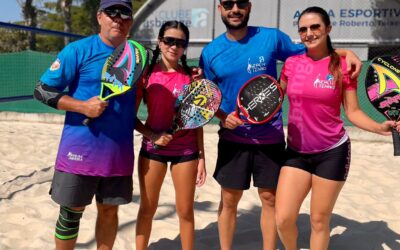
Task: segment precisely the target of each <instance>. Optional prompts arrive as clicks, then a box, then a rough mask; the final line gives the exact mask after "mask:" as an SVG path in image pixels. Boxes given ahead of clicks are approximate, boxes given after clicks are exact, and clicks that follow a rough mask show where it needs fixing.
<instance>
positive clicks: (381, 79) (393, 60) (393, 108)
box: [365, 55, 400, 156]
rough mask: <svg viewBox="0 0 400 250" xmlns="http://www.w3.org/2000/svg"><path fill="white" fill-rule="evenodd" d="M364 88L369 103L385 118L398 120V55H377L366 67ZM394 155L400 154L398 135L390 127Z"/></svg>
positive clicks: (399, 72) (399, 108) (399, 80)
mask: <svg viewBox="0 0 400 250" xmlns="http://www.w3.org/2000/svg"><path fill="white" fill-rule="evenodd" d="M365 89H366V91H367V96H368V99H369V101H370V102H371V104H372V105H373V106H374V107H375V109H376V110H378V111H379V112H380V113H381V114H383V115H384V116H385V117H386V119H388V120H392V121H399V120H400V55H395V56H378V57H376V58H374V59H373V60H372V61H371V63H370V65H369V68H368V71H367V77H366V78H365ZM392 136H393V146H394V155H395V156H400V135H399V132H397V130H396V129H395V128H393V129H392Z"/></svg>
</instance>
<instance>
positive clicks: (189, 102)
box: [154, 79, 222, 149]
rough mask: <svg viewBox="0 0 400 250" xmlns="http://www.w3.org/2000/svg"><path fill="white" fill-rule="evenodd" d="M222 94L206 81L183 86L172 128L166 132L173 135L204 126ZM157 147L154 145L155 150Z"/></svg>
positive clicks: (216, 87) (213, 84)
mask: <svg viewBox="0 0 400 250" xmlns="http://www.w3.org/2000/svg"><path fill="white" fill-rule="evenodd" d="M221 99H222V94H221V91H220V89H219V88H218V86H217V85H216V84H215V83H214V82H212V81H210V80H207V79H201V80H196V81H193V82H191V83H190V84H187V85H185V87H184V89H183V91H182V94H181V95H180V96H179V97H178V100H177V102H178V105H177V107H178V108H177V112H176V114H175V117H174V120H173V122H172V127H171V128H170V129H169V130H168V131H167V133H169V134H174V133H176V132H177V131H179V130H184V129H195V128H199V127H202V126H204V125H206V124H207V123H208V122H210V121H211V119H212V118H213V117H214V115H215V113H216V112H217V111H218V109H219V106H220V104H221ZM158 147H160V146H158V145H154V148H155V149H157V148H158Z"/></svg>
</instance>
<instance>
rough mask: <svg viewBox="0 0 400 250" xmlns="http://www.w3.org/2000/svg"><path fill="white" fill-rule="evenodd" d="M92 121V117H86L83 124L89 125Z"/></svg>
mask: <svg viewBox="0 0 400 250" xmlns="http://www.w3.org/2000/svg"><path fill="white" fill-rule="evenodd" d="M91 121H92V118H88V117H86V118H85V120H83V122H82V124H83V125H85V126H89V123H90V122H91Z"/></svg>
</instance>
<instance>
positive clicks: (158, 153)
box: [136, 21, 206, 250]
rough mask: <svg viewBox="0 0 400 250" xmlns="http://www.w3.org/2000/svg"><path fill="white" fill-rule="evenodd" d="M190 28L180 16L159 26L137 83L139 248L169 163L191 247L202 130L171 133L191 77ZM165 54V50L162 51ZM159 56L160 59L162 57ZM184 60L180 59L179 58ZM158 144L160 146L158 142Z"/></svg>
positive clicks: (185, 240) (201, 174)
mask: <svg viewBox="0 0 400 250" xmlns="http://www.w3.org/2000/svg"><path fill="white" fill-rule="evenodd" d="M188 41H189V30H188V28H187V27H186V26H185V25H184V24H183V23H181V22H178V21H168V22H166V23H164V24H163V25H162V26H161V28H160V31H159V35H158V44H157V47H156V50H155V51H154V54H153V58H152V61H151V64H150V66H149V70H148V73H147V76H146V77H145V78H144V81H143V85H142V87H138V95H139V98H138V100H139V103H138V105H137V106H139V104H140V100H141V99H142V96H143V97H144V99H145V101H146V104H147V111H148V117H147V120H146V122H145V124H142V122H141V121H139V120H137V125H136V130H137V131H139V132H140V133H142V134H143V141H142V147H141V150H140V154H139V161H138V168H139V169H138V175H139V184H140V208H139V213H138V216H137V223H136V249H138V250H140V249H147V245H148V242H149V238H150V233H151V226H152V220H153V216H154V214H155V212H156V210H157V206H158V200H159V195H160V189H161V186H162V183H163V181H164V177H165V175H166V172H167V168H168V163H170V168H171V176H172V180H173V183H174V187H175V196H176V199H175V200H176V212H177V214H178V217H179V228H180V237H181V244H182V249H193V248H194V247H193V244H194V215H193V203H194V193H195V188H196V184H197V186H201V185H203V184H204V182H205V178H206V170H205V160H204V143H203V130H202V129H201V128H200V129H195V130H181V131H178V132H176V133H174V134H173V135H171V134H168V133H167V132H166V131H168V130H169V129H170V128H171V126H172V121H173V117H174V114H175V111H176V110H175V108H176V107H175V103H176V100H177V98H178V97H179V94H180V93H181V92H182V90H183V88H184V86H185V85H186V84H188V83H190V82H191V81H192V71H191V69H190V68H189V67H188V66H187V64H186V56H185V54H184V52H185V49H186V47H187V45H188ZM160 55H161V56H160ZM159 56H160V59H159ZM179 60H181V63H182V65H180V64H179ZM155 145H157V147H155Z"/></svg>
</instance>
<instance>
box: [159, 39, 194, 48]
mask: <svg viewBox="0 0 400 250" xmlns="http://www.w3.org/2000/svg"><path fill="white" fill-rule="evenodd" d="M160 40H161V41H162V42H163V43H164V44H165V45H168V46H174V45H176V47H178V48H186V45H187V42H186V40H184V39H179V38H175V37H168V36H164V37H163V38H161V39H160Z"/></svg>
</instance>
